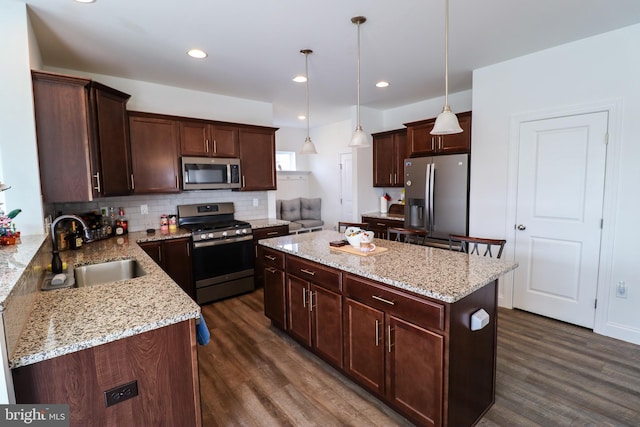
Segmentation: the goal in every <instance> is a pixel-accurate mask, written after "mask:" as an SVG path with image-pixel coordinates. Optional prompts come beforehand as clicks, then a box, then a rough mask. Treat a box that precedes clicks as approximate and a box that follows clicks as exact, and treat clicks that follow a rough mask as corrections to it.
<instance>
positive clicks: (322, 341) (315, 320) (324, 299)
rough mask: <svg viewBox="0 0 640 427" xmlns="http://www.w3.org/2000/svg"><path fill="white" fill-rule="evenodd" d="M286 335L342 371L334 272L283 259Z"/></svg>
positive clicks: (338, 297)
mask: <svg viewBox="0 0 640 427" xmlns="http://www.w3.org/2000/svg"><path fill="white" fill-rule="evenodd" d="M286 281H287V289H286V291H287V308H288V314H287V331H288V333H289V335H291V336H292V337H293V338H295V339H297V340H298V341H300V342H301V343H302V344H303V345H305V346H307V347H309V348H311V349H312V350H313V351H314V352H315V353H316V354H317V355H318V356H320V357H322V358H323V359H324V360H326V361H327V362H329V363H331V364H332V365H334V366H337V367H342V361H343V359H342V295H341V292H340V290H341V274H340V272H339V271H338V270H335V269H332V268H329V267H325V266H321V265H319V264H316V263H312V262H308V261H305V260H302V259H300V258H297V257H290V256H287V277H286Z"/></svg>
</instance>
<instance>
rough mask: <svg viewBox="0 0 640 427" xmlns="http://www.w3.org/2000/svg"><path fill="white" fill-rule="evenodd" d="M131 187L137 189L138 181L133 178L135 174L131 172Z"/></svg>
mask: <svg viewBox="0 0 640 427" xmlns="http://www.w3.org/2000/svg"><path fill="white" fill-rule="evenodd" d="M131 189H132V190H135V189H136V182H135V181H134V180H133V174H131Z"/></svg>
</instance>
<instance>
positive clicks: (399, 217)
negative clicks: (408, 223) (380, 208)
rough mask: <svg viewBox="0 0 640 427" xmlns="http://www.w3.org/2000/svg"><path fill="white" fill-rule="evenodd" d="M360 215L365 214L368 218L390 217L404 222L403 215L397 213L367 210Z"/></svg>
mask: <svg viewBox="0 0 640 427" xmlns="http://www.w3.org/2000/svg"><path fill="white" fill-rule="evenodd" d="M360 216H363V217H365V216H366V217H368V218H380V219H392V220H396V221H401V222H404V215H399V214H390V213H382V212H367V213H363V214H362V215H360Z"/></svg>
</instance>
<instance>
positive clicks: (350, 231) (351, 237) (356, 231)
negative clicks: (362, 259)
mask: <svg viewBox="0 0 640 427" xmlns="http://www.w3.org/2000/svg"><path fill="white" fill-rule="evenodd" d="M362 233H364V230H363V229H361V228H359V227H347V229H346V230H344V238H345V239H347V241H348V242H349V244H350V245H351V246H353V247H354V248H359V247H360V239H361V238H362Z"/></svg>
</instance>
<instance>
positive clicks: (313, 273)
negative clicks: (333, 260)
mask: <svg viewBox="0 0 640 427" xmlns="http://www.w3.org/2000/svg"><path fill="white" fill-rule="evenodd" d="M300 271H301V272H303V273H307V274H308V275H310V276H315V275H316V272H315V271H311V270H307V269H306V268H301V269H300Z"/></svg>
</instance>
